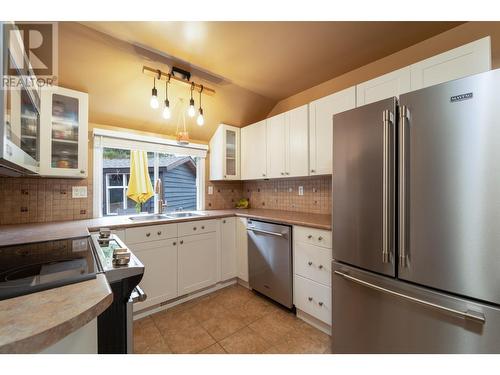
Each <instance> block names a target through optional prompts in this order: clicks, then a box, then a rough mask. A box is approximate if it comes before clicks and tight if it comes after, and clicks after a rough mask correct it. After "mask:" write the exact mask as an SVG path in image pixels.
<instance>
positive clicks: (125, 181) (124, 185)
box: [105, 172, 130, 216]
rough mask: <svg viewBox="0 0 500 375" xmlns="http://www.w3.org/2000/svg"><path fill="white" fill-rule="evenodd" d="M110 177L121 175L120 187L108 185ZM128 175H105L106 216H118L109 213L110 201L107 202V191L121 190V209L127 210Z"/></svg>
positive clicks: (109, 173)
mask: <svg viewBox="0 0 500 375" xmlns="http://www.w3.org/2000/svg"><path fill="white" fill-rule="evenodd" d="M111 175H121V176H122V185H121V186H120V185H114V186H112V185H110V184H109V176H111ZM129 176H130V173H125V172H123V173H122V172H120V173H111V172H108V173H106V185H105V186H106V216H120V215H119V214H118V213H113V212H110V211H109V207H110V201H109V190H110V189H122V190H123V199H122V209H124V210H126V209H127V189H128V179H129Z"/></svg>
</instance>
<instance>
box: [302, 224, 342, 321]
mask: <svg viewBox="0 0 500 375" xmlns="http://www.w3.org/2000/svg"><path fill="white" fill-rule="evenodd" d="M293 238H294V243H293V273H294V277H293V284H294V285H293V303H294V304H295V307H296V308H297V316H298V317H303V314H300V312H304V313H306V314H308V315H309V316H311V317H312V318H314V319H316V320H318V321H320V322H321V327H318V328H320V329H323V330H324V331H329V330H330V329H329V327H328V326H331V324H332V287H331V285H332V270H331V264H332V247H331V243H332V242H331V239H332V233H331V231H327V230H322V229H313V228H307V227H300V226H294V227H293ZM303 319H304V320H308V319H309V318H307V319H305V318H303ZM309 320H310V319H309ZM310 323H311V324H316V323H317V322H310ZM316 325H317V324H316ZM325 325H326V326H327V327H326V329H325Z"/></svg>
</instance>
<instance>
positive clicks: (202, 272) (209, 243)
mask: <svg viewBox="0 0 500 375" xmlns="http://www.w3.org/2000/svg"><path fill="white" fill-rule="evenodd" d="M217 242H218V241H217V233H216V232H211V233H203V234H197V235H192V236H185V237H179V248H178V254H179V256H178V267H179V268H178V292H179V293H178V294H179V295H180V296H181V295H183V294H188V293H191V292H194V291H196V290H198V289H202V288H205V287H207V286H210V285H213V284H215V283H216V282H217ZM146 293H147V292H146Z"/></svg>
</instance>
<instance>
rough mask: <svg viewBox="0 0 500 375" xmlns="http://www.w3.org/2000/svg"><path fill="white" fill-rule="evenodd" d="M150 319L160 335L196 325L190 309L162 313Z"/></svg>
mask: <svg viewBox="0 0 500 375" xmlns="http://www.w3.org/2000/svg"><path fill="white" fill-rule="evenodd" d="M152 318H153V320H154V322H155V324H156V326H157V327H158V329H159V330H160V332H161V334H162V335H166V334H167V333H168V332H170V331H173V330H181V329H186V328H189V327H192V326H195V325H197V324H198V320H197V319H196V318H195V316H194V315H193V312H192V310H191V309H188V310H175V311H170V310H166V311H162V312H160V313H156V314H153V315H152Z"/></svg>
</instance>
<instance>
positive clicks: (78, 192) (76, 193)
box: [71, 186, 87, 198]
mask: <svg viewBox="0 0 500 375" xmlns="http://www.w3.org/2000/svg"><path fill="white" fill-rule="evenodd" d="M71 197H72V198H87V187H86V186H73V187H72V189H71Z"/></svg>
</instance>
